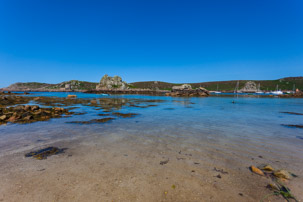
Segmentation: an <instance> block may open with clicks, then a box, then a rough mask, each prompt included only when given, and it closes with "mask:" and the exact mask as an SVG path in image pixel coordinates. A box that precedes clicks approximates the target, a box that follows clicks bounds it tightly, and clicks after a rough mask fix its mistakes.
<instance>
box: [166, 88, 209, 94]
mask: <svg viewBox="0 0 303 202" xmlns="http://www.w3.org/2000/svg"><path fill="white" fill-rule="evenodd" d="M189 86H190V85H189ZM189 86H183V87H182V86H181V88H173V89H172V91H171V92H170V93H166V95H167V96H174V97H205V96H209V91H208V90H206V89H205V88H202V87H200V88H196V89H191V87H190V88H189ZM178 87H180V86H178ZM185 87H186V88H185Z"/></svg>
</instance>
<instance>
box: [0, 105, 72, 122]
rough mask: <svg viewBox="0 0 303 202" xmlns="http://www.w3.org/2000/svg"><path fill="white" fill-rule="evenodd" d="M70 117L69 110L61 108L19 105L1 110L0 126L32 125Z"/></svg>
mask: <svg viewBox="0 0 303 202" xmlns="http://www.w3.org/2000/svg"><path fill="white" fill-rule="evenodd" d="M64 114H65V115H70V114H72V112H68V110H67V109H64V108H60V107H53V108H40V107H39V106H38V105H18V106H15V107H6V108H0V125H1V124H6V123H32V122H36V121H46V120H49V119H51V118H60V117H62V115H64Z"/></svg>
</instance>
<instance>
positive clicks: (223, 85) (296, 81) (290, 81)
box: [131, 77, 303, 91]
mask: <svg viewBox="0 0 303 202" xmlns="http://www.w3.org/2000/svg"><path fill="white" fill-rule="evenodd" d="M248 81H254V82H255V83H256V84H259V83H260V89H261V90H269V91H270V90H275V89H276V86H277V85H279V89H281V90H292V89H293V86H294V85H295V87H296V88H299V89H303V77H287V78H282V79H277V80H240V81H239V89H241V88H243V87H244V85H245V83H246V82H248ZM237 82H238V80H232V81H212V82H201V83H189V84H190V85H191V86H192V87H193V88H198V87H204V88H206V89H207V90H211V91H215V90H217V87H218V89H219V90H220V91H233V90H234V89H235V87H236V85H237ZM131 85H132V88H151V89H155V88H159V89H163V90H164V89H165V90H170V89H171V88H172V87H173V86H176V85H182V84H176V83H167V82H160V81H145V82H134V83H131Z"/></svg>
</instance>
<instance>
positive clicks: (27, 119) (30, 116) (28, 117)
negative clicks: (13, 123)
mask: <svg viewBox="0 0 303 202" xmlns="http://www.w3.org/2000/svg"><path fill="white" fill-rule="evenodd" d="M32 119H34V117H33V116H32V115H28V116H26V117H25V118H24V119H23V120H25V121H29V120H32Z"/></svg>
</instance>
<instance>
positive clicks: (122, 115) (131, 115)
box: [112, 112, 139, 118]
mask: <svg viewBox="0 0 303 202" xmlns="http://www.w3.org/2000/svg"><path fill="white" fill-rule="evenodd" d="M112 114H113V115H115V116H119V117H122V118H131V117H134V116H137V115H139V114H136V113H120V112H114V113H112Z"/></svg>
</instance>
